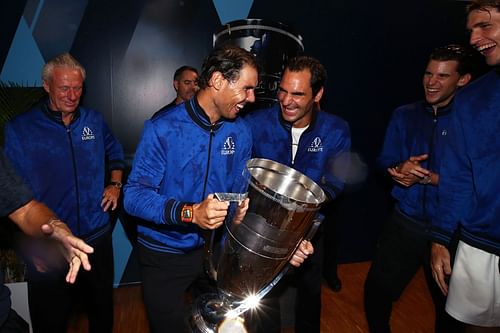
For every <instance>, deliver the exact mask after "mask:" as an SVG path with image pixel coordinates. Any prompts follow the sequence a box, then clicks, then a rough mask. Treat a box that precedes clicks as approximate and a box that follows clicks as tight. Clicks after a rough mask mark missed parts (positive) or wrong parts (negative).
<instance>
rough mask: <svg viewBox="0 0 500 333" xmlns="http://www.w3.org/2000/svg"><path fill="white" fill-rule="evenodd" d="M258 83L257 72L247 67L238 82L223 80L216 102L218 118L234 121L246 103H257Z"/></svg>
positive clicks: (241, 71)
mask: <svg viewBox="0 0 500 333" xmlns="http://www.w3.org/2000/svg"><path fill="white" fill-rule="evenodd" d="M257 83H258V74H257V70H256V69H255V68H253V67H251V66H248V65H245V66H243V67H242V68H241V70H240V72H239V77H238V79H237V80H236V81H229V80H226V79H223V80H222V83H221V85H220V91H219V94H218V95H219V98H218V100H217V102H216V104H217V109H218V116H219V117H223V118H226V119H234V118H236V116H237V115H238V112H240V110H241V109H243V107H244V106H245V104H246V103H253V102H255V87H256V86H257Z"/></svg>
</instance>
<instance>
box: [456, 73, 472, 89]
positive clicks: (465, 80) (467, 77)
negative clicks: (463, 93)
mask: <svg viewBox="0 0 500 333" xmlns="http://www.w3.org/2000/svg"><path fill="white" fill-rule="evenodd" d="M471 79H472V75H470V74H469V73H467V74H464V75H462V76H461V77H460V79H458V86H459V87H463V86H465V85H466V84H467V83H469V82H470V80H471Z"/></svg>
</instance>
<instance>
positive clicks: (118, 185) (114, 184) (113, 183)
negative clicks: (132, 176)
mask: <svg viewBox="0 0 500 333" xmlns="http://www.w3.org/2000/svg"><path fill="white" fill-rule="evenodd" d="M109 184H110V185H113V186H114V187H117V188H122V186H123V184H122V183H121V182H110V183H109Z"/></svg>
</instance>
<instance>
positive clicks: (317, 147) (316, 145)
mask: <svg viewBox="0 0 500 333" xmlns="http://www.w3.org/2000/svg"><path fill="white" fill-rule="evenodd" d="M307 151H309V152H312V153H318V152H320V151H323V142H322V141H321V138H320V137H319V136H317V137H315V138H314V140H313V141H312V142H311V144H310V145H309V147H308V148H307Z"/></svg>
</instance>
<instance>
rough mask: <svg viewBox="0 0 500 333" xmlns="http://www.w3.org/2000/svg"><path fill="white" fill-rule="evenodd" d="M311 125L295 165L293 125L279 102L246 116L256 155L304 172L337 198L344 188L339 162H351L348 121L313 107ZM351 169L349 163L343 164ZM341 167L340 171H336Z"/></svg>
mask: <svg viewBox="0 0 500 333" xmlns="http://www.w3.org/2000/svg"><path fill="white" fill-rule="evenodd" d="M312 112H313V117H312V121H311V124H310V125H309V127H308V128H307V129H306V130H305V131H304V133H302V135H301V137H300V140H299V146H298V149H297V153H296V155H295V162H294V164H292V134H291V129H292V125H291V124H290V123H287V122H286V121H285V120H284V119H283V117H282V115H281V108H280V105H279V104H276V105H274V106H273V107H271V108H268V109H263V110H257V111H254V112H251V113H249V114H248V115H246V116H245V121H246V122H247V123H248V124H249V126H250V128H251V129H252V137H253V157H258V158H267V159H270V160H273V161H276V162H279V163H282V164H284V165H287V166H289V167H292V168H294V169H295V170H297V171H300V172H301V173H303V174H304V175H306V176H308V177H309V178H311V179H312V180H313V181H314V182H316V183H317V184H318V185H319V186H321V188H322V189H323V190H324V191H325V194H326V195H327V197H328V199H330V200H332V199H334V198H335V197H336V196H337V195H338V194H339V193H340V192H341V191H342V190H343V188H344V179H343V177H342V174H344V172H345V170H344V171H342V170H339V169H336V165H335V162H338V161H340V158H342V160H343V161H348V159H346V158H345V157H346V155H345V154H344V153H347V152H349V150H350V147H351V138H350V134H349V126H348V124H347V123H346V122H345V121H344V120H343V119H341V118H339V117H337V116H334V115H332V114H329V113H326V112H324V111H317V110H313V111H312ZM342 165H343V166H342V167H340V169H342V168H348V163H345V164H344V163H342ZM334 170H338V172H334Z"/></svg>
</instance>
